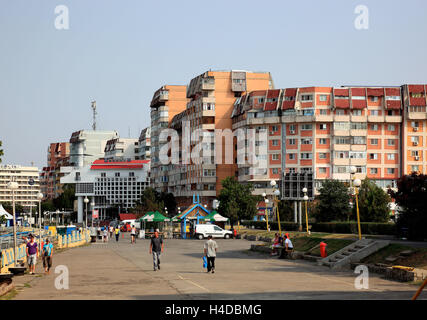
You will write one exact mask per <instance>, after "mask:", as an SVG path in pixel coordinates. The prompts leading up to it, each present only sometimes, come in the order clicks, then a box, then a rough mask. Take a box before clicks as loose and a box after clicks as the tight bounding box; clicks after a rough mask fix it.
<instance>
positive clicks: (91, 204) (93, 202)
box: [86, 198, 99, 227]
mask: <svg viewBox="0 0 427 320" xmlns="http://www.w3.org/2000/svg"><path fill="white" fill-rule="evenodd" d="M90 206H91V207H92V227H93V210H94V209H95V199H93V198H92V202H91V203H90ZM98 211H99V210H98ZM98 219H99V216H98ZM86 225H87V212H86Z"/></svg>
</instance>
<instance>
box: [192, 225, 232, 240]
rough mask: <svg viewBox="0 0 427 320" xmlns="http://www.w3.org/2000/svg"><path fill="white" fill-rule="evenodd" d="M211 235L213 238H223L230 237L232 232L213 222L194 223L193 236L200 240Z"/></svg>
mask: <svg viewBox="0 0 427 320" xmlns="http://www.w3.org/2000/svg"><path fill="white" fill-rule="evenodd" d="M209 235H211V236H212V237H213V238H224V239H230V238H231V237H232V236H233V232H232V231H229V230H224V229H222V228H220V227H218V226H217V225H214V224H196V227H195V229H194V236H195V237H196V238H198V239H200V240H202V239H204V238H207V237H208V236H209Z"/></svg>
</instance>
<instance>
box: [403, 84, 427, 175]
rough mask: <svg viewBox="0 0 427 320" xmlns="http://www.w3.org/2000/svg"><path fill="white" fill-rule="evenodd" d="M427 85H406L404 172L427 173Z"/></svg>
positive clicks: (404, 102) (404, 89)
mask: <svg viewBox="0 0 427 320" xmlns="http://www.w3.org/2000/svg"><path fill="white" fill-rule="evenodd" d="M426 93H427V85H404V86H403V87H402V94H403V125H402V131H403V134H402V146H403V149H402V150H404V151H403V153H402V165H403V174H410V173H411V172H418V173H423V174H426V173H427V110H426V105H427V100H426V99H427V95H426Z"/></svg>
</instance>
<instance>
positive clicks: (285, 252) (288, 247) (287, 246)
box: [280, 233, 294, 259]
mask: <svg viewBox="0 0 427 320" xmlns="http://www.w3.org/2000/svg"><path fill="white" fill-rule="evenodd" d="M292 251H294V245H293V244H292V241H291V239H290V237H289V233H287V234H285V242H284V248H283V249H282V252H281V255H280V258H281V259H284V258H287V257H290V256H291V253H292Z"/></svg>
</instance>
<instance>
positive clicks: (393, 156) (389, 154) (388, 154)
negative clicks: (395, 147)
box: [387, 153, 396, 160]
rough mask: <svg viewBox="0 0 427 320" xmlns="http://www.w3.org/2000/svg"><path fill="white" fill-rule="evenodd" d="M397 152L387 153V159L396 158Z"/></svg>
mask: <svg viewBox="0 0 427 320" xmlns="http://www.w3.org/2000/svg"><path fill="white" fill-rule="evenodd" d="M395 159H396V154H395V153H387V160H395Z"/></svg>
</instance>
